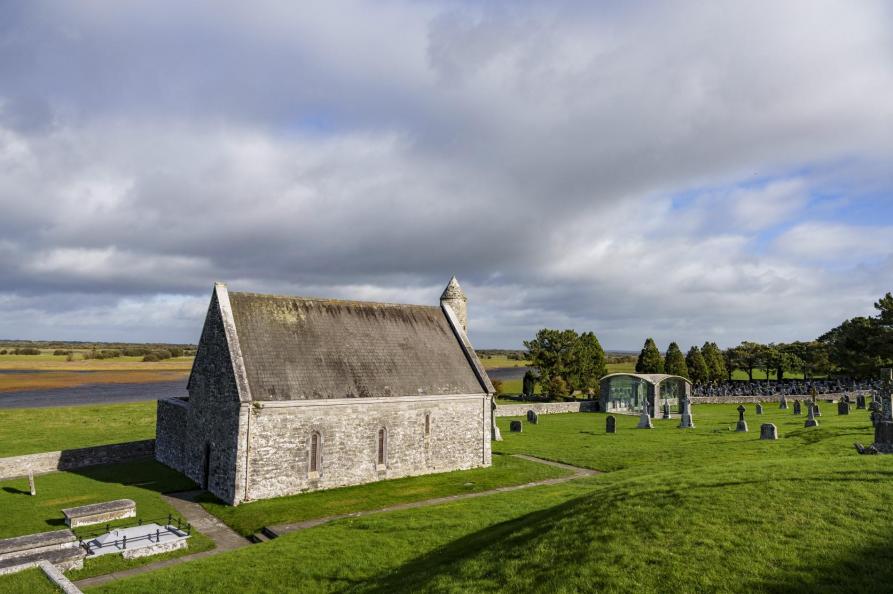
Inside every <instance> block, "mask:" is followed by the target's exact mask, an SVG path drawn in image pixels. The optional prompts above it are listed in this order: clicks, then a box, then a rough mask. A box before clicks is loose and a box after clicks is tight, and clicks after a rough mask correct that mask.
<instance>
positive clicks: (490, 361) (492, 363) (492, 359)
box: [478, 355, 530, 369]
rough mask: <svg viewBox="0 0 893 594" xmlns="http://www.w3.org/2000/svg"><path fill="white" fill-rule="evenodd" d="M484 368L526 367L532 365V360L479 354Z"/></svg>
mask: <svg viewBox="0 0 893 594" xmlns="http://www.w3.org/2000/svg"><path fill="white" fill-rule="evenodd" d="M478 357H479V358H480V360H481V363H482V364H483V366H484V369H496V368H499V367H526V366H528V365H530V361H518V360H516V359H509V358H508V357H502V356H497V355H492V356H491V355H478Z"/></svg>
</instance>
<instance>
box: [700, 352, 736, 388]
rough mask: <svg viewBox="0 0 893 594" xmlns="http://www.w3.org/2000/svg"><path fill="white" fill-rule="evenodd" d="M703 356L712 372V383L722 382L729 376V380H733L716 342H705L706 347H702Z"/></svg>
mask: <svg viewBox="0 0 893 594" xmlns="http://www.w3.org/2000/svg"><path fill="white" fill-rule="evenodd" d="M701 354H702V355H703V356H704V361H705V362H706V363H707V368H708V369H709V370H710V381H712V382H721V381H723V380H724V379H726V377H727V376H728V379H732V376H731V373H730V372H729V371H728V370H727V367H726V362H725V359H724V358H723V356H722V351H721V350H719V347H718V346H717V345H716V343H715V342H705V343H704V346H702V347H701Z"/></svg>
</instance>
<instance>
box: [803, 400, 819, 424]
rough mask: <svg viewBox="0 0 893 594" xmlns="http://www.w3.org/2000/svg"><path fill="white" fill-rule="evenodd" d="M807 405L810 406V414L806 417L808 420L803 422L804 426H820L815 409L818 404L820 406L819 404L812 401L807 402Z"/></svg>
mask: <svg viewBox="0 0 893 594" xmlns="http://www.w3.org/2000/svg"><path fill="white" fill-rule="evenodd" d="M807 406H808V407H809V408H808V410H809V416H808V417H807V418H806V422H805V423H803V426H804V427H818V426H819V422H818V421H816V420H815V409H816V406H818V405H817V404H812V403H807Z"/></svg>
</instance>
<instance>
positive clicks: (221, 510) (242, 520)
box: [202, 454, 568, 536]
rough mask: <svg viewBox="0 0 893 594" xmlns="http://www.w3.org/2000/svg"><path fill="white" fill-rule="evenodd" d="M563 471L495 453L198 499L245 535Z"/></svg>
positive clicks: (490, 487) (475, 490)
mask: <svg viewBox="0 0 893 594" xmlns="http://www.w3.org/2000/svg"><path fill="white" fill-rule="evenodd" d="M567 474H568V471H565V470H563V469H560V468H554V467H551V466H546V465H544V464H538V463H536V462H528V461H527V460H522V459H520V458H514V457H512V456H508V455H499V454H497V455H494V456H493V466H492V467H490V468H475V469H472V470H457V471H455V472H442V473H439V474H429V475H425V476H416V477H408V478H402V479H394V480H390V481H380V482H377V483H369V484H366V485H358V486H355V487H343V488H340V489H331V490H328V491H316V492H313V493H304V494H301V495H293V496H291V497H278V498H276V499H267V500H262V501H255V502H253V503H245V504H242V505H239V506H238V507H232V506H229V505H225V504H222V503H219V502H217V501H216V500H215V499H213V498H211V496H208V499H207V500H205V501H204V502H202V506H203V507H204V508H205V509H207V510H208V511H209V512H211V513H212V514H214V515H215V516H217V517H219V518H220V519H221V520H223V521H224V522H225V523H226V524H227V525H229V526H230V527H231V528H232V529H233V530H235V531H236V532H238V533H240V534H243V535H245V536H247V535H249V534H254V533H255V532H258V531H259V530H260V529H261V528H263V527H264V526H271V525H273V524H286V523H292V522H300V521H302V520H309V519H311V518H322V517H326V516H334V515H339V514H345V513H350V512H355V511H364V510H371V509H380V508H383V507H388V506H390V505H396V504H398V503H407V502H410V501H421V500H423V499H432V498H434V497H446V496H448V495H460V494H464V493H476V492H479V491H487V490H488V489H494V488H496V487H502V486H506V485H519V484H522V483H530V482H534V481H539V480H543V479H549V478H555V477H559V476H565V475H567Z"/></svg>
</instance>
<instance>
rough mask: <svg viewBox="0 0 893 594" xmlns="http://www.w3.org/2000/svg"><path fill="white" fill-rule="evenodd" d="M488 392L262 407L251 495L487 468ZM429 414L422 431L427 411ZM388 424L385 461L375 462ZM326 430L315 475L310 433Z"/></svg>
mask: <svg viewBox="0 0 893 594" xmlns="http://www.w3.org/2000/svg"><path fill="white" fill-rule="evenodd" d="M489 410H490V398H489V396H485V395H481V396H468V397H456V398H433V397H432V398H412V399H405V398H393V399H387V400H386V401H382V400H380V399H376V400H374V401H363V400H362V399H356V400H354V401H350V402H343V401H341V402H335V403H333V402H331V401H329V402H323V401H320V402H319V403H314V404H311V405H303V406H282V407H272V406H264V407H262V408H259V409H255V410H253V411H252V412H251V413H250V420H249V426H248V434H249V442H250V446H249V453H248V458H249V459H248V472H249V476H250V480H249V485H248V489H247V497H246V499H265V498H269V497H278V496H281V495H290V494H294V493H299V492H301V491H307V490H313V489H327V488H332V487H340V486H345V485H355V484H360V483H368V482H372V481H376V480H381V479H390V478H398V477H403V476H413V475H419V474H428V473H433V472H445V471H450V470H460V469H467V468H474V467H479V466H489V465H490V463H491V453H490V415H489ZM426 413H428V414H430V415H431V417H430V418H431V424H430V433H429V434H428V435H427V436H426V435H425V414H426ZM382 427H384V428H385V429H386V430H387V448H386V450H387V465H386V467H385V468H379V467H378V465H377V451H378V431H379V429H380V428H382ZM314 431H317V432H319V434H320V436H321V456H320V458H321V465H320V471H319V476H318V477H312V476H310V474H309V462H310V459H309V458H310V454H309V443H310V436H311V434H312V432H314Z"/></svg>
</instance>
